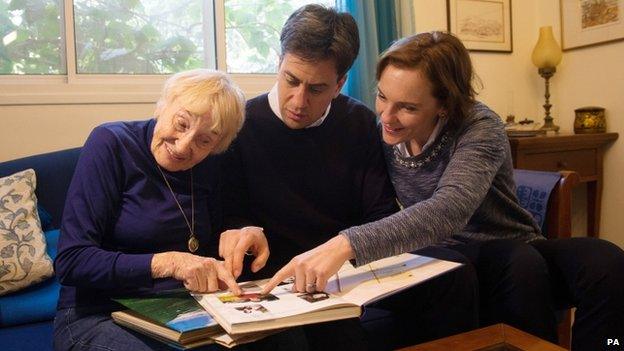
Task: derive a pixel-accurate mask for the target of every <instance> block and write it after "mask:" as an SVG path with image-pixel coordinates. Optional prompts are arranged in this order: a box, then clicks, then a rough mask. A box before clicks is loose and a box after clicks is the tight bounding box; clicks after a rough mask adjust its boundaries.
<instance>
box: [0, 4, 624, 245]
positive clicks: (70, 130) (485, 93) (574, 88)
mask: <svg viewBox="0 0 624 351" xmlns="http://www.w3.org/2000/svg"><path fill="white" fill-rule="evenodd" d="M512 6H513V7H512V23H513V53H511V54H504V53H472V55H471V56H472V58H473V61H474V66H475V69H476V72H477V74H478V75H479V76H480V78H481V80H482V82H483V86H484V87H483V90H482V91H481V92H480V95H479V96H480V100H482V101H483V102H485V103H486V104H488V105H489V106H490V107H491V108H493V109H494V110H495V111H496V112H498V113H499V115H501V116H503V117H504V116H505V115H507V114H508V113H514V114H515V115H516V119H517V120H518V119H523V118H525V117H528V118H529V119H534V120H541V118H542V116H543V108H542V106H541V105H542V104H543V101H544V100H543V99H544V97H543V94H544V81H543V79H542V78H541V77H539V75H538V74H537V69H536V68H535V67H534V66H533V65H532V63H531V59H530V56H531V51H532V49H533V46H534V44H535V42H536V41H537V34H538V28H539V27H540V26H543V25H552V26H553V30H554V33H555V37H556V38H559V32H560V29H559V28H560V17H559V1H558V0H522V1H518V0H516V1H512ZM414 13H415V15H414V16H415V20H416V30H417V31H426V30H433V29H446V1H445V0H414ZM622 62H624V41H621V42H615V43H609V44H603V45H599V46H595V47H590V48H585V49H577V50H572V51H566V52H564V54H563V61H562V63H561V64H560V65H559V66H558V67H557V73H556V75H555V76H554V77H553V78H552V79H551V95H552V96H551V103H552V104H553V108H552V115H553V116H554V117H555V123H557V124H558V125H560V126H561V129H562V132H568V133H570V132H572V127H573V122H574V109H575V108H578V107H581V106H587V105H598V106H602V107H604V108H606V111H607V123H608V126H607V130H608V131H609V132H618V133H620V134H622V138H624V102H623V101H624V100H623V98H622V92H624V65H622ZM250 95H251V96H253V95H255V94H253V93H250ZM152 110H153V105H152V104H147V103H142V104H114V105H43V106H0V161H3V160H9V159H13V158H17V157H22V156H26V155H31V154H36V153H40V152H46V151H53V150H58V149H62V148H66V147H73V146H78V145H81V144H82V143H83V142H84V139H85V138H86V136H87V135H88V133H89V131H90V130H91V129H92V128H93V127H94V126H96V125H98V124H100V123H102V122H104V121H110V120H128V119H141V118H146V117H148V116H150V115H151V113H152ZM623 159H624V140H618V141H616V142H615V143H614V144H613V145H611V146H610V147H609V148H608V150H607V152H606V155H605V160H604V162H605V183H604V192H603V200H602V221H601V237H603V238H605V239H607V240H610V241H613V242H615V243H617V244H618V245H620V246H621V247H624V216H622V215H621V213H622V210H624V187H621V186H620V184H619V181H618V180H619V177H620V176H621V175H622V174H624V162H622V160H623ZM581 190H583V189H582V188H581V189H579V191H577V192H576V194H575V199H574V211H573V213H574V215H575V219H574V223H573V230H574V232H575V234H577V235H579V234H582V233H583V231H584V222H583V221H584V218H585V217H584V216H585V211H584V196H583V194H582V191H581Z"/></svg>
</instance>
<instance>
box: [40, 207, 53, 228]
mask: <svg viewBox="0 0 624 351" xmlns="http://www.w3.org/2000/svg"><path fill="white" fill-rule="evenodd" d="M37 213H38V214H39V221H40V222H41V229H43V231H44V232H45V231H48V230H51V229H54V228H52V215H51V214H50V212H48V211H46V209H45V208H43V206H41V205H37Z"/></svg>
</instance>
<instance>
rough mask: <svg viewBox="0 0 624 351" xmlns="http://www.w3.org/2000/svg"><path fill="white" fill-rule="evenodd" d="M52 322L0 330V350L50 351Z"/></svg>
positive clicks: (52, 335)
mask: <svg viewBox="0 0 624 351" xmlns="http://www.w3.org/2000/svg"><path fill="white" fill-rule="evenodd" d="M52 340H54V325H53V324H52V321H47V322H39V323H31V324H26V325H18V326H14V327H8V328H0V349H2V350H6V351H48V350H50V351H52V350H53V349H54V348H53V346H52Z"/></svg>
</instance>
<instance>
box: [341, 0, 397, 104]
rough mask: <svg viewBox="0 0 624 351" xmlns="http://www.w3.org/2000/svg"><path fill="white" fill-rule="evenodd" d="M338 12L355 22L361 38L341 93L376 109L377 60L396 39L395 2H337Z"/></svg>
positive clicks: (353, 0) (347, 0) (383, 0)
mask: <svg viewBox="0 0 624 351" xmlns="http://www.w3.org/2000/svg"><path fill="white" fill-rule="evenodd" d="M336 8H337V9H338V10H340V11H344V12H349V13H350V14H351V15H352V16H353V18H355V21H356V22H357V24H358V30H359V34H360V53H359V55H358V58H357V59H356V60H355V62H354V63H353V67H352V68H351V69H350V70H349V72H348V73H347V82H346V83H345V85H344V87H343V89H342V92H343V93H344V94H345V95H349V96H351V97H353V98H356V99H358V100H360V101H362V102H363V103H364V104H365V105H367V106H368V107H369V108H371V109H374V108H375V87H376V83H377V82H376V81H375V65H376V64H377V58H378V56H379V54H380V52H381V51H383V50H385V49H386V48H387V47H388V46H389V45H390V43H392V42H393V41H394V40H396V38H397V27H396V15H395V4H394V0H392V1H388V0H337V1H336Z"/></svg>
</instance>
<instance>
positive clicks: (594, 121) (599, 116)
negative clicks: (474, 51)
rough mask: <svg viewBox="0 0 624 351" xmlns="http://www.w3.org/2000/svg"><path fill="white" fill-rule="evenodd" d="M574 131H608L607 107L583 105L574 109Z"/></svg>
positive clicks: (577, 132) (582, 132)
mask: <svg viewBox="0 0 624 351" xmlns="http://www.w3.org/2000/svg"><path fill="white" fill-rule="evenodd" d="M574 114H575V118H574V133H576V134H586V133H604V132H606V131H607V121H606V119H605V109H604V108H602V107H597V106H587V107H581V108H577V109H576V110H574Z"/></svg>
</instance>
